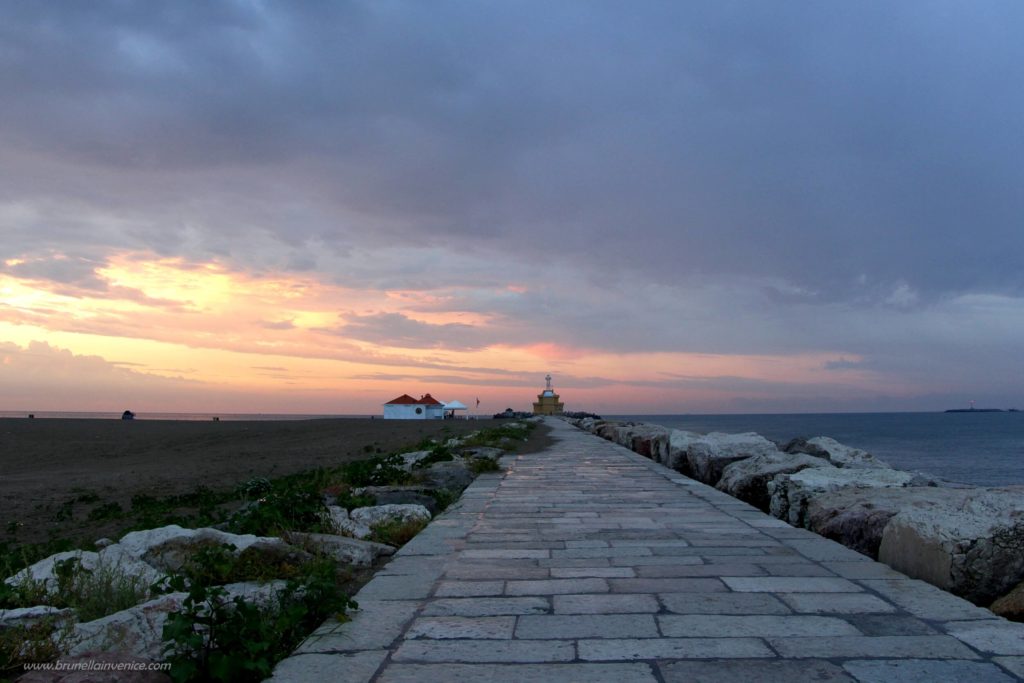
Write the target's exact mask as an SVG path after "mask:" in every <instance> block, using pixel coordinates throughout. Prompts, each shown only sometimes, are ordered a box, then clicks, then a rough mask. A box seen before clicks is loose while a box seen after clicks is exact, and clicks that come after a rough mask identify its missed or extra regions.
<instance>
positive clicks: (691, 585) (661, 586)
mask: <svg viewBox="0 0 1024 683" xmlns="http://www.w3.org/2000/svg"><path fill="white" fill-rule="evenodd" d="M608 583H609V584H610V585H611V590H612V591H613V592H615V593H715V592H724V591H726V590H728V589H727V588H726V587H725V585H724V584H723V583H722V581H721V580H719V579H717V578H716V579H608Z"/></svg>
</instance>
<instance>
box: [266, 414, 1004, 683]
mask: <svg viewBox="0 0 1024 683" xmlns="http://www.w3.org/2000/svg"><path fill="white" fill-rule="evenodd" d="M548 422H549V424H551V425H552V426H553V429H554V435H555V436H556V438H557V441H556V443H555V445H554V446H552V447H551V448H549V449H548V450H546V451H543V452H541V453H537V454H531V455H519V456H507V457H505V458H503V461H502V462H503V464H504V465H505V468H506V469H505V471H504V472H501V473H495V474H485V475H482V476H481V477H479V478H478V479H477V480H476V481H475V482H474V483H473V484H472V485H471V486H470V487H469V488H468V489H467V490H466V492H465V493H464V495H463V497H462V499H461V500H460V501H459V502H458V503H457V504H456V505H454V506H453V507H452V508H451V509H449V511H448V512H446V513H445V514H443V515H440V516H439V517H437V518H435V520H434V521H433V522H432V523H431V524H430V525H429V526H428V527H427V528H426V530H424V531H423V532H422V533H420V534H419V535H418V536H417V537H416V538H415V539H413V540H412V541H411V542H410V543H408V544H407V545H406V546H404V547H403V548H402V549H401V550H400V551H399V552H397V553H396V554H395V556H394V558H393V559H392V560H391V562H390V563H389V564H388V565H387V566H386V567H385V568H384V569H383V570H382V571H380V572H379V573H378V574H377V575H376V576H375V577H374V578H373V580H372V581H370V582H369V583H368V584H366V586H365V587H364V588H363V589H362V591H360V592H359V593H358V594H357V595H356V599H357V600H358V602H359V604H360V610H359V611H358V612H355V613H354V614H353V615H352V619H351V621H349V622H347V623H336V622H330V621H329V622H327V623H325V624H324V625H323V626H322V627H321V628H320V629H319V630H317V631H316V632H315V633H314V634H313V635H311V636H310V637H309V638H308V639H307V640H306V641H305V642H304V643H303V644H302V645H301V646H300V647H299V648H298V649H297V651H296V652H295V654H294V655H293V656H292V657H290V658H288V659H286V660H284V661H282V662H281V663H280V664H278V666H277V668H276V669H275V672H274V677H273V679H272V680H274V681H309V680H332V681H350V682H362V681H374V682H376V683H398V682H405V681H408V682H413V681H415V682H416V683H429V682H431V681H439V682H440V681H445V682H447V681H460V683H470V682H472V681H487V682H488V683H491V682H496V683H503V682H508V683H512V682H517V683H518V682H520V681H538V682H539V681H545V682H547V681H556V682H557V681H565V682H568V681H595V682H601V681H610V682H614V683H633V682H639V681H644V682H648V681H649V682H651V683H654V682H657V681H661V682H663V683H672V682H674V681H678V682H683V681H793V682H798V681H946V680H950V681H952V680H972V681H975V682H982V681H1015V680H1024V624H1019V623H1014V622H1009V621H1006V620H1004V619H1002V618H999V617H996V616H995V615H994V614H993V613H992V612H990V611H988V610H986V609H983V608H980V607H977V606H975V605H973V604H971V603H970V602H968V601H966V600H963V599H961V598H959V597H956V596H954V595H952V594H950V593H948V592H946V591H943V590H940V589H938V588H936V587H935V586H932V585H930V584H928V583H925V582H923V581H920V580H915V579H910V578H908V577H906V576H905V575H903V574H900V573H898V572H896V571H894V570H893V569H891V568H889V567H888V566H886V565H884V564H881V563H878V562H875V561H873V560H871V559H870V558H869V557H867V556H865V555H864V554H861V553H859V552H855V551H854V550H851V549H849V548H846V547H844V546H842V545H840V544H838V543H835V542H833V541H830V540H828V539H825V538H822V537H821V536H819V535H817V534H815V533H813V532H811V531H808V530H806V529H802V528H795V527H793V526H790V525H789V524H787V523H786V522H784V521H782V520H780V519H776V518H774V517H772V516H769V515H767V514H765V513H764V512H762V511H761V510H758V509H757V508H755V507H753V506H752V505H750V504H748V503H745V502H743V501H740V500H738V499H737V498H734V497H733V496H730V495H729V494H727V493H725V492H723V491H719V490H717V489H715V488H713V487H711V486H707V485H705V484H702V483H700V482H698V481H695V480H694V479H691V478H689V477H687V476H684V475H682V474H681V473H679V472H677V471H675V470H673V469H669V468H667V467H664V466H662V465H660V464H658V463H657V462H655V461H654V460H652V459H650V455H651V454H650V453H649V452H648V453H647V454H645V455H640V454H638V453H635V452H633V451H632V450H630V449H627V448H625V447H622V446H620V445H617V444H615V443H612V442H609V441H607V440H603V439H599V438H596V437H595V436H593V435H591V434H587V433H585V432H583V431H580V430H577V429H575V428H573V427H572V426H570V425H569V424H567V423H565V422H562V421H559V420H556V419H550V418H549V419H548ZM685 438H686V437H685V436H679V437H678V440H679V441H680V442H681V441H683V440H685ZM638 445H639V446H641V450H642V449H643V444H642V443H641V444H638ZM735 445H736V444H734V446H735ZM761 446H762V447H764V450H763V451H762V452H760V453H759V454H758V456H763V457H766V458H770V457H772V453H771V451H770V450H768V449H767V447H766V446H764V444H761ZM631 447H632V446H631ZM655 447H656V448H661V445H656V446H655ZM647 448H648V449H649V448H650V443H649V442H648V445H647ZM737 448H739V446H737ZM697 452H698V453H700V452H701V450H700V449H697ZM705 455H707V454H706V453H705ZM847 455H850V454H847ZM701 457H703V456H701ZM851 457H852V456H851ZM725 459H728V458H725ZM715 460H716V458H715V457H708V458H705V460H704V462H705V466H706V468H707V471H709V472H716V471H717V472H720V473H724V471H725V470H726V469H727V468H728V465H727V464H723V463H721V462H714V461H715ZM736 460H737V461H738V460H739V459H736Z"/></svg>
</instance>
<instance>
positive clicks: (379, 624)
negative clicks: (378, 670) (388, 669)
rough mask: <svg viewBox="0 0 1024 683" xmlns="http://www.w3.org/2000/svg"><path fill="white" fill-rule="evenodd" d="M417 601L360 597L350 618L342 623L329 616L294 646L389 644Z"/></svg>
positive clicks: (327, 648) (344, 648) (343, 648)
mask: <svg viewBox="0 0 1024 683" xmlns="http://www.w3.org/2000/svg"><path fill="white" fill-rule="evenodd" d="M419 605H420V603H419V602H418V601H381V600H364V599H362V598H360V600H359V609H358V610H356V611H355V612H350V613H349V617H350V620H349V621H347V622H345V623H343V624H341V623H338V622H337V621H335V620H334V619H328V620H327V621H326V622H324V624H323V625H321V626H320V628H318V629H316V630H315V631H313V633H311V634H310V635H309V636H308V637H307V638H306V639H305V640H304V641H302V643H301V644H300V645H299V647H298V648H296V650H295V652H296V653H297V654H306V653H323V652H350V651H354V650H375V649H383V648H387V647H390V646H391V644H392V643H393V642H394V640H395V639H396V638H397V637H398V636H400V635H401V634H402V630H403V629H404V628H405V625H406V624H407V623H409V622H410V621H411V620H412V618H413V616H414V615H415V614H416V610H417V609H418V608H419Z"/></svg>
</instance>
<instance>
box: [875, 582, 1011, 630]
mask: <svg viewBox="0 0 1024 683" xmlns="http://www.w3.org/2000/svg"><path fill="white" fill-rule="evenodd" d="M859 583H860V584H861V585H862V586H864V587H865V588H867V589H869V590H873V591H875V592H877V593H881V595H882V597H883V598H885V599H887V600H890V601H892V602H893V603H895V604H896V605H898V606H899V607H902V608H903V609H905V610H907V611H908V612H910V613H911V614H913V615H914V616H915V617H919V618H921V619H929V620H936V621H955V620H968V619H982V620H988V619H991V618H992V612H989V611H988V610H987V609H983V608H981V607H977V606H976V605H972V604H971V603H969V602H967V601H966V600H964V599H962V598H958V597H956V596H955V595H952V594H950V593H947V592H945V591H943V590H940V589H938V588H936V587H935V586H932V585H929V584H927V583H925V582H924V581H915V580H913V579H907V578H902V579H865V580H862V581H860V582H859Z"/></svg>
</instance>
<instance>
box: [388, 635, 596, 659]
mask: <svg viewBox="0 0 1024 683" xmlns="http://www.w3.org/2000/svg"><path fill="white" fill-rule="evenodd" d="M393 659H394V660H395V661H398V662H400V661H418V662H474V663H477V662H515V663H529V662H571V661H573V660H574V659H576V647H575V644H574V643H573V642H572V641H571V640H457V641H451V640H445V641H440V640H407V641H405V642H404V643H402V645H401V647H399V648H398V650H397V651H396V652H395V654H394V657H393Z"/></svg>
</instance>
